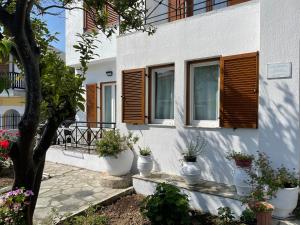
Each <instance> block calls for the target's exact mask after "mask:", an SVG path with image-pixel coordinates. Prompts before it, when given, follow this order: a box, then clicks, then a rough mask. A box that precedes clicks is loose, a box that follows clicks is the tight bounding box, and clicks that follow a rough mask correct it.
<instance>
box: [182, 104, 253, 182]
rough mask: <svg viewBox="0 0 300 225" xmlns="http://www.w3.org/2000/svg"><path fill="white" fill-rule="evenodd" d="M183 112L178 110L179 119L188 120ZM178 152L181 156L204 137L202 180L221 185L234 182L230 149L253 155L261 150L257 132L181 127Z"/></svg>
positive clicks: (200, 160)
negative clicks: (195, 140)
mask: <svg viewBox="0 0 300 225" xmlns="http://www.w3.org/2000/svg"><path fill="white" fill-rule="evenodd" d="M184 111H185V110H184V109H183V108H182V107H180V108H178V110H177V112H178V116H179V117H180V118H181V119H182V120H183V119H184V118H185V114H184ZM177 132H178V134H177V136H178V137H177V138H176V150H177V151H178V152H180V153H182V152H183V151H184V150H185V149H186V148H187V145H188V144H189V142H190V141H191V140H193V139H195V138H197V137H198V136H200V137H202V138H205V139H206V141H207V146H206V148H205V150H204V152H203V153H202V154H201V155H200V156H199V157H198V158H197V162H198V166H199V167H200V169H201V178H202V179H204V180H209V181H216V182H220V183H226V184H232V183H233V169H234V164H233V163H232V162H230V161H229V160H227V159H226V154H227V152H229V151H231V150H236V151H241V152H244V153H249V154H254V153H255V152H256V151H257V149H258V144H257V143H258V140H257V139H258V137H257V136H258V131H257V129H235V130H234V129H228V128H198V127H185V126H183V127H180V128H178V129H177Z"/></svg>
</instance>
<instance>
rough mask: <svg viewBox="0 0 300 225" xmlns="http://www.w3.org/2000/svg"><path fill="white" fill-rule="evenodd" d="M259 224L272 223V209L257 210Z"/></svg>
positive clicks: (267, 224)
mask: <svg viewBox="0 0 300 225" xmlns="http://www.w3.org/2000/svg"><path fill="white" fill-rule="evenodd" d="M256 220H257V225H271V223H272V211H270V212H257V213H256Z"/></svg>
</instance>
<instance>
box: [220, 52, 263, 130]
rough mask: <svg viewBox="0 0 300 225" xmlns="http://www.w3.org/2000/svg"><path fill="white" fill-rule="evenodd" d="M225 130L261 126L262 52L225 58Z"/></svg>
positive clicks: (222, 61)
mask: <svg viewBox="0 0 300 225" xmlns="http://www.w3.org/2000/svg"><path fill="white" fill-rule="evenodd" d="M220 110H221V113H220V114H221V117H220V122H221V126H222V127H226V128H257V127H258V122H257V121H258V53H248V54H242V55H235V56H228V57H223V58H222V59H221V106H220Z"/></svg>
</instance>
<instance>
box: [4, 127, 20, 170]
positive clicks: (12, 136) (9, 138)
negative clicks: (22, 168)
mask: <svg viewBox="0 0 300 225" xmlns="http://www.w3.org/2000/svg"><path fill="white" fill-rule="evenodd" d="M18 136H19V134H18V133H17V132H10V131H7V130H0V166H1V165H2V164H3V163H4V162H6V161H7V160H8V158H9V152H10V148H11V146H12V143H13V142H16V141H17V140H16V139H17V137H18Z"/></svg>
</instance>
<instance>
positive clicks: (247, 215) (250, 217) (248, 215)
mask: <svg viewBox="0 0 300 225" xmlns="http://www.w3.org/2000/svg"><path fill="white" fill-rule="evenodd" d="M240 221H241V222H242V223H245V224H256V215H255V212H253V210H251V209H249V208H246V209H245V210H244V211H243V212H242V214H241V217H240Z"/></svg>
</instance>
